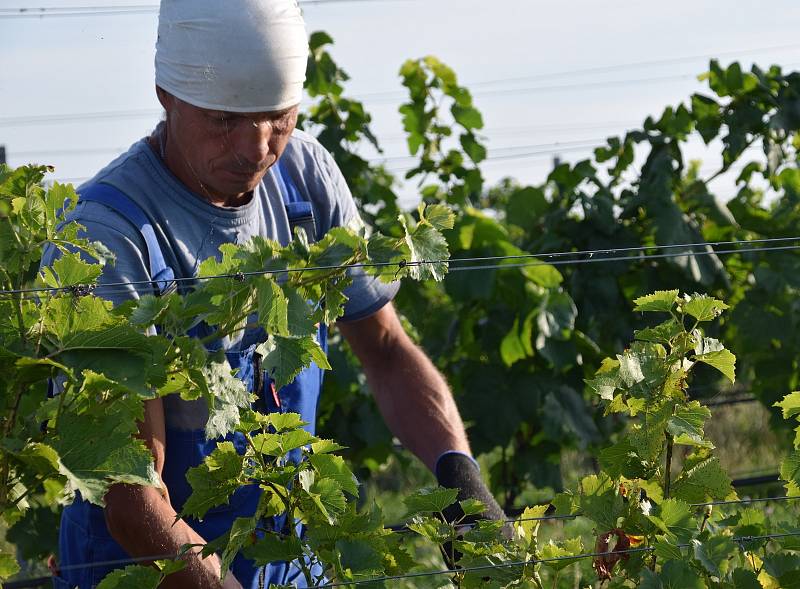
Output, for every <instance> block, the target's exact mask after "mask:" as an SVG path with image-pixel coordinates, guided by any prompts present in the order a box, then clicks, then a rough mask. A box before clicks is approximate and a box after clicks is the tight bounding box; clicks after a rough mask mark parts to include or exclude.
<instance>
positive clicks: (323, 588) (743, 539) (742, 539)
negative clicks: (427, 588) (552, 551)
mask: <svg viewBox="0 0 800 589" xmlns="http://www.w3.org/2000/svg"><path fill="white" fill-rule="evenodd" d="M796 536H800V532H785V533H780V534H764V535H760V536H735V537H733V538H731V540H733V541H734V542H735V543H737V544H739V546H740V548H742V546H743V544H745V543H747V542H754V541H756V540H772V539H778V538H789V537H796ZM690 546H691V544H687V543H684V544H676V545H675V547H676V548H688V547H690ZM654 550H655V548H654V547H653V546H642V547H640V548H628V549H625V550H613V551H606V552H587V553H584V554H575V555H572V556H553V557H550V558H531V559H529V560H521V561H515V562H504V563H499V564H492V565H481V566H474V567H465V568H459V569H455V570H453V569H443V570H437V571H421V572H418V573H407V574H404V575H386V576H382V577H372V578H370V579H360V580H357V581H338V582H335V583H325V584H322V585H315V588H316V589H330V588H333V587H348V586H352V585H366V584H368V583H382V582H385V581H399V580H401V579H413V578H418V577H432V576H437V575H453V574H463V573H471V572H478V571H487V570H495V569H501V568H514V567H524V566H528V565H535V564H539V563H542V564H546V563H549V562H562V561H565V560H582V559H585V558H602V557H604V556H615V555H617V556H618V555H621V554H636V553H640V552H652V551H654Z"/></svg>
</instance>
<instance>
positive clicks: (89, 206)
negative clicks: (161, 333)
mask: <svg viewBox="0 0 800 589" xmlns="http://www.w3.org/2000/svg"><path fill="white" fill-rule="evenodd" d="M67 221H76V222H77V223H79V224H80V225H81V226H82V227H83V230H81V231H80V236H81V237H84V238H86V239H88V240H90V241H99V242H101V243H102V244H103V245H104V246H106V247H107V248H108V249H109V250H110V251H111V252H112V253H113V254H114V256H115V260H114V261H113V262H109V263H107V264H106V265H105V266H104V267H103V272H102V274H101V275H100V278H99V279H98V281H97V288H96V289H95V291H94V294H95V295H96V296H98V297H100V298H102V299H105V300H107V301H111V303H113V304H114V305H118V304H120V303H122V302H123V301H127V300H130V299H138V298H140V297H141V296H142V295H145V294H154V292H153V288H152V286H151V285H150V284H149V281H150V276H149V273H148V270H147V261H146V260H145V258H144V256H143V252H146V251H147V250H146V246H145V245H144V240H143V238H142V237H141V235H139V234H138V231H136V230H135V229H134V228H133V226H132V225H131V224H130V223H129V222H128V221H126V220H125V219H124V218H122V217H121V216H120V215H119V214H118V213H116V212H114V211H112V210H111V209H109V208H107V207H105V206H103V205H102V204H99V203H93V202H87V203H79V204H78V207H77V208H76V209H75V211H73V212H72V213H70V215H69V216H68V218H67ZM59 256H60V252H59V250H58V249H57V248H55V247H53V246H52V245H48V246H46V247H45V249H44V251H43V253H42V260H41V264H40V265H41V266H42V267H45V266H50V265H52V264H53V262H54V261H55V260H56V259H58V257H59ZM83 257H84V258H85V259H86V260H87V261H89V262H94V261H95V260H94V259H93V258H90V257H88V256H86V255H84V256H83ZM121 283H124V284H121ZM131 283H139V284H131Z"/></svg>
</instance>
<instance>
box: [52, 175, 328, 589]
mask: <svg viewBox="0 0 800 589" xmlns="http://www.w3.org/2000/svg"><path fill="white" fill-rule="evenodd" d="M269 173H271V174H273V176H274V178H275V180H276V183H277V185H278V187H279V189H280V191H281V198H282V200H283V203H284V206H285V208H286V213H287V216H288V218H289V224H290V228H291V229H292V231H293V230H294V227H297V226H300V227H303V228H304V229H305V230H306V233H307V235H308V236H309V239H310V240H313V239H314V238H315V236H316V235H315V234H316V230H315V227H314V217H313V211H312V208H311V203H310V202H308V201H305V200H304V199H303V198H302V197H301V195H300V194H299V192H298V191H297V188H296V186H295V185H294V182H293V181H292V180H291V177H290V176H289V174H288V173H287V172H286V170H285V169H284V167H283V166H282V165H281V162H280V161H279V162H278V163H277V165H275V166H273V167H272V168H271V169H270V171H269ZM80 200H81V201H95V202H99V203H102V204H104V205H106V206H108V207H109V208H111V209H113V210H115V211H116V212H117V213H119V214H120V215H122V216H123V217H124V218H125V219H127V220H128V221H129V222H130V223H131V224H132V225H134V226H135V227H136V229H137V230H138V231H139V232H140V233H141V235H142V237H143V239H144V241H145V243H146V245H147V250H148V252H147V253H148V257H149V265H150V276H151V280H152V281H153V285H154V286H155V287H156V289H157V292H158V293H159V294H163V293H165V292H169V291H171V290H172V289H174V288H175V281H174V278H175V275H174V272H173V270H172V268H170V267H169V266H167V264H166V262H165V260H164V256H163V254H162V251H161V248H160V246H159V244H158V241H157V239H156V236H155V233H154V231H153V228H152V225H151V224H150V220H149V219H148V217H147V216H146V215H145V213H144V211H142V209H141V208H140V207H139V206H138V205H137V204H135V203H134V202H133V201H132V200H131V199H129V198H128V197H127V196H126V195H125V194H123V193H122V192H120V191H119V190H117V189H116V188H114V187H113V186H110V185H108V184H102V183H99V184H94V185H92V186H90V187H88V188H86V189H84V190H83V191H82V192H81V195H80ZM190 335H193V336H199V335H200V333H199V332H195V333H190ZM318 337H319V342H320V345H321V346H322V347H323V348H325V345H326V340H327V333H326V328H325V326H324V325H321V326H320V330H319V334H318ZM264 339H265V334H264V333H263V331H261V332H260V333H251V334H249V336H248V337H246V339H245V341H243V342H242V348H241V349H240V350H238V351H235V352H226V356H227V358H228V362H229V363H230V365H231V367H232V368H233V369H238V372H237V376H238V377H239V378H241V379H242V380H243V381H244V382H245V384H246V385H247V386H248V388H249V389H250V390H251V391H253V392H257V393H258V397H259V400H258V409H260V410H261V411H269V412H274V411H281V412H295V413H299V414H300V415H301V416H302V417H303V420H304V421H305V422H307V423H308V425H307V426H306V429H307V430H308V431H309V432H310V433H312V434H313V433H314V424H315V422H316V414H317V402H318V399H319V393H320V388H321V385H322V370H321V369H320V368H319V367H317V366H316V365H314V364H312V365H311V366H310V367H308V368H306V369H305V370H303V371H302V372H301V373H300V374H299V375H298V376H297V378H296V379H295V380H294V381H293V382H292V383H291V384H289V385H287V386H285V387H283V388H282V389H281V390H280V391H278V392H277V395H273V393H272V392H271V385H272V381H271V379H270V377H269V374H268V373H267V372H266V371H265V370H263V369H262V368H261V366H260V362H258V357H257V355H256V354H255V348H256V346H257V345H258V343H260V342H261V341H264ZM256 386H257V387H258V388H259V389H260V390H258V391H254V388H255V387H256ZM226 439H228V440H230V441H232V442H233V444H234V445H235V446H236V448H237V449H238V450H239V451H240V452H242V453H244V450H245V440H244V436H243V435H242V434H241V433H235V434H231V435H229V436H227V438H226ZM216 445H217V440H211V441H207V440H206V434H205V430H203V429H200V430H193V431H185V430H178V429H174V428H170V427H169V426H167V429H166V457H165V461H164V469H163V473H162V479H163V481H164V483H165V484H166V486H167V488H168V489H169V496H170V501H171V503H172V506H173V507H174V509H175V510H176V511H177V512H178V513H180V511H181V509H182V508H183V504H184V502H185V501H186V499H188V497H189V495H190V494H191V487H190V486H189V484H188V483H187V481H186V477H185V474H186V471H187V470H188V469H189V468H191V467H194V466H197V465H198V464H200V463H201V462H202V461H203V459H204V458H205V457H206V456H208V455H209V454H210V453H211V451H212V450H213V449H214V448H215V447H216ZM295 458H297V456H295ZM259 496H260V490H259V488H258V486H256V485H248V486H246V487H242V488H240V489H239V490H237V491H236V492H235V493H234V494H233V495H232V496H231V497H230V501H229V503H228V504H227V505H222V506H219V507H215V508H213V509H211V510H209V511H208V513H206V515H205V517H204V518H203V519H202V520H196V519H194V518H185V521H186V522H187V523H188V524H189V525H190V526H191V527H192V528H194V529H195V530H196V531H197V532H198V533H199V534H200V535H201V536H202V537H203V538H205V539H206V540H207V541H211V540H213V539H215V538H217V537H218V536H220V535H222V534H224V533H225V532H227V531H228V530H229V529H230V526H231V524H232V523H233V521H234V519H235V518H237V517H249V516H252V515H253V514H254V513H255V510H256V507H257V506H258V500H259ZM286 525H287V523H286V517H285V516H280V517H276V518H270V520H269V521H267V522H265V526H266V527H272V528H273V529H285V526H286ZM299 532H300V530H299V529H298V533H299ZM59 552H60V555H59V556H60V564H59V566H60V569H61V573H60V575H59V576H58V577H54V583H55V587H57V588H58V589H64V588H66V587H69V588H72V587H76V586H77V587H79V588H80V589H90V588H92V587H94V586H95V585H97V583H99V582H100V581H101V580H102V579H103V577H105V576H106V575H107V574H108V573H110V572H111V571H112V570H114V569H118V568H122V567H124V566H125V565H126V564H129V563H125V562H124V561H125V560H126V559H129V558H130V556H129V555H128V554H127V553H126V552H125V550H124V549H123V548H122V547H121V546H120V545H119V544H117V542H116V541H114V539H113V538H112V537H111V535H110V533H109V532H108V528H107V527H106V523H105V519H104V516H103V510H102V508H100V507H98V506H96V505H92V504H90V503H88V502H87V501H83V500H82V499H81V498H80V495H78V496H77V497H76V499H75V501H74V502H73V503H72V504H71V505H69V506H68V507H66V508H65V509H64V512H63V515H62V517H61V527H60V530H59ZM86 563H93V565H92V566H87V567H82V566H75V565H83V564H86ZM100 563H105V564H100ZM73 566H74V567H75V568H72V567H73ZM231 570H232V572H233V574H234V575H235V576H236V578H237V579H238V580H239V582H240V583H241V584H242V586H243V587H244V588H245V589H258V587H259V585H260V577H261V576H262V575H263V577H264V581H265V584H264V587H269V586H270V584H271V583H275V584H281V585H295V586H297V587H306V584H305V579H304V577H303V575H302V573H301V571H300V567H299V566H298V565H297V564H296V563H287V562H276V563H271V564H269V565H268V566H267V567H266V570H265V571H264V572H263V573H262V572H261V570H260V569H257V568H256V567H255V566H254V564H253V563H252V561H249V560H247V559H245V558H244V557H243V556H242V555H241V554H239V555H237V556H236V558H235V559H234V561H233V564H232V565H231ZM313 572H314V574H318V573H319V571H317V570H314V571H313Z"/></svg>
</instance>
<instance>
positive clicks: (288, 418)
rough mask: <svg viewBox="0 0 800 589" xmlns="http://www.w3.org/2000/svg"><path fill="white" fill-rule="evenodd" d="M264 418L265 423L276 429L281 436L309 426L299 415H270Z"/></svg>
mask: <svg viewBox="0 0 800 589" xmlns="http://www.w3.org/2000/svg"><path fill="white" fill-rule="evenodd" d="M262 417H263V423H264V424H265V425H271V426H272V427H274V428H275V431H276V432H277V433H279V434H280V433H283V432H288V431H289V430H293V429H298V428H301V427H303V426H304V425H308V424H307V423H306V422H305V421H303V417H302V416H301V415H300V414H299V413H268V414H267V415H264V416H262Z"/></svg>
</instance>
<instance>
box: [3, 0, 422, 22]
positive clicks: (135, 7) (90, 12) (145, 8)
mask: <svg viewBox="0 0 800 589" xmlns="http://www.w3.org/2000/svg"><path fill="white" fill-rule="evenodd" d="M376 1H377V2H379V3H387V2H412V1H415V0H298V2H297V3H298V4H300V5H301V6H324V5H325V4H351V3H364V2H372V3H374V2H376ZM157 13H158V4H129V5H122V6H100V5H97V6H38V7H22V6H19V7H10V8H0V19H14V18H50V17H71V16H73V17H74V16H123V15H136V14H157Z"/></svg>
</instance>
